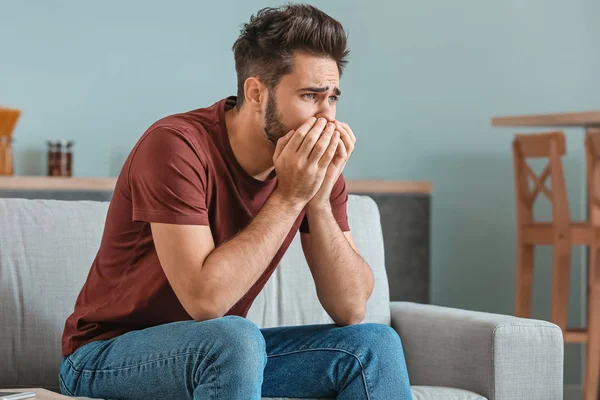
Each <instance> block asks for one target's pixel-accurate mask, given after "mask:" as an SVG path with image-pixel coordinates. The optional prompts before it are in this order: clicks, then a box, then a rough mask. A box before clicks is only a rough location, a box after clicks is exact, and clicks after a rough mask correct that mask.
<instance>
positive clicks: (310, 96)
mask: <svg viewBox="0 0 600 400" xmlns="http://www.w3.org/2000/svg"><path fill="white" fill-rule="evenodd" d="M302 97H304V98H305V99H307V100H314V99H315V94H314V93H306V94H303V95H302Z"/></svg>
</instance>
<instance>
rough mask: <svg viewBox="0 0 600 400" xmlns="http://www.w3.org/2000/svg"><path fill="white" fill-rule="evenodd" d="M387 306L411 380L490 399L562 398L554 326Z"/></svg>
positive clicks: (559, 342) (560, 347)
mask: <svg viewBox="0 0 600 400" xmlns="http://www.w3.org/2000/svg"><path fill="white" fill-rule="evenodd" d="M390 307H391V317H392V327H393V328H394V329H395V330H396V332H398V334H399V335H400V339H401V340H402V344H403V348H404V354H405V357H406V364H407V368H408V374H409V378H410V382H411V385H424V386H447V387H454V388H459V389H465V390H470V391H472V392H475V393H478V394H480V395H482V396H485V397H487V398H488V399H489V400H507V399H529V400H534V399H544V400H552V399H562V398H563V357H564V342H563V335H562V332H561V330H560V328H559V327H558V326H556V325H554V324H552V323H549V322H545V321H540V320H534V319H525V318H516V317H512V316H508V315H500V314H491V313H484V312H476V311H466V310H460V309H455V308H448V307H440V306H433V305H425V304H417V303H409V302H391V303H390Z"/></svg>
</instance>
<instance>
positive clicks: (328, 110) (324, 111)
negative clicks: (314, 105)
mask: <svg viewBox="0 0 600 400" xmlns="http://www.w3.org/2000/svg"><path fill="white" fill-rule="evenodd" d="M315 117H316V118H321V117H322V118H325V119H326V120H327V121H329V122H333V121H334V120H335V109H334V108H333V107H332V106H330V105H324V106H322V107H321V108H320V109H319V111H318V112H317V113H316V114H315Z"/></svg>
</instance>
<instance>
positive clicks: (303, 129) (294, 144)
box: [289, 117, 325, 151]
mask: <svg viewBox="0 0 600 400" xmlns="http://www.w3.org/2000/svg"><path fill="white" fill-rule="evenodd" d="M316 123H317V119H316V118H315V117H310V118H309V119H308V120H307V121H306V122H305V123H303V124H302V125H300V128H298V129H296V132H295V133H294V134H293V137H292V139H291V140H290V141H289V146H290V150H292V151H298V149H299V148H300V145H301V144H302V142H303V141H304V137H305V136H306V134H307V133H308V132H309V131H310V130H311V129H312V128H313V127H314V126H315V124H316ZM323 126H325V123H323ZM321 129H322V128H321Z"/></svg>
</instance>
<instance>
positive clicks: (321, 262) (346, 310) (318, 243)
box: [307, 207, 373, 325]
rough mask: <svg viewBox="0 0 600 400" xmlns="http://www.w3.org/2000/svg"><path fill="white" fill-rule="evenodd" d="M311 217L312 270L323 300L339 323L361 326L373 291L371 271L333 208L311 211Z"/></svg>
mask: <svg viewBox="0 0 600 400" xmlns="http://www.w3.org/2000/svg"><path fill="white" fill-rule="evenodd" d="M307 216H308V224H309V226H310V234H309V235H307V236H308V238H309V239H308V240H310V246H311V249H312V251H311V253H312V258H313V259H312V260H311V261H312V264H313V265H312V266H311V270H312V273H313V277H314V280H315V286H316V288H317V294H318V296H319V299H320V301H321V303H322V304H323V307H324V308H325V310H326V311H327V312H328V313H329V315H330V316H331V317H332V319H333V320H334V321H335V322H336V323H338V324H340V325H347V324H352V323H358V322H360V321H362V319H363V318H364V313H365V308H366V302H367V299H368V298H369V296H370V295H371V292H372V290H373V273H372V271H371V268H370V267H369V265H368V264H367V263H366V262H365V261H364V259H363V258H362V257H361V256H360V255H359V254H358V253H357V252H356V251H354V249H353V248H352V246H351V245H350V243H349V242H348V239H346V236H344V233H343V232H342V230H341V229H340V227H339V225H338V223H337V221H336V220H335V218H334V217H333V213H332V211H331V208H330V207H323V208H318V209H312V210H308V211H307Z"/></svg>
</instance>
